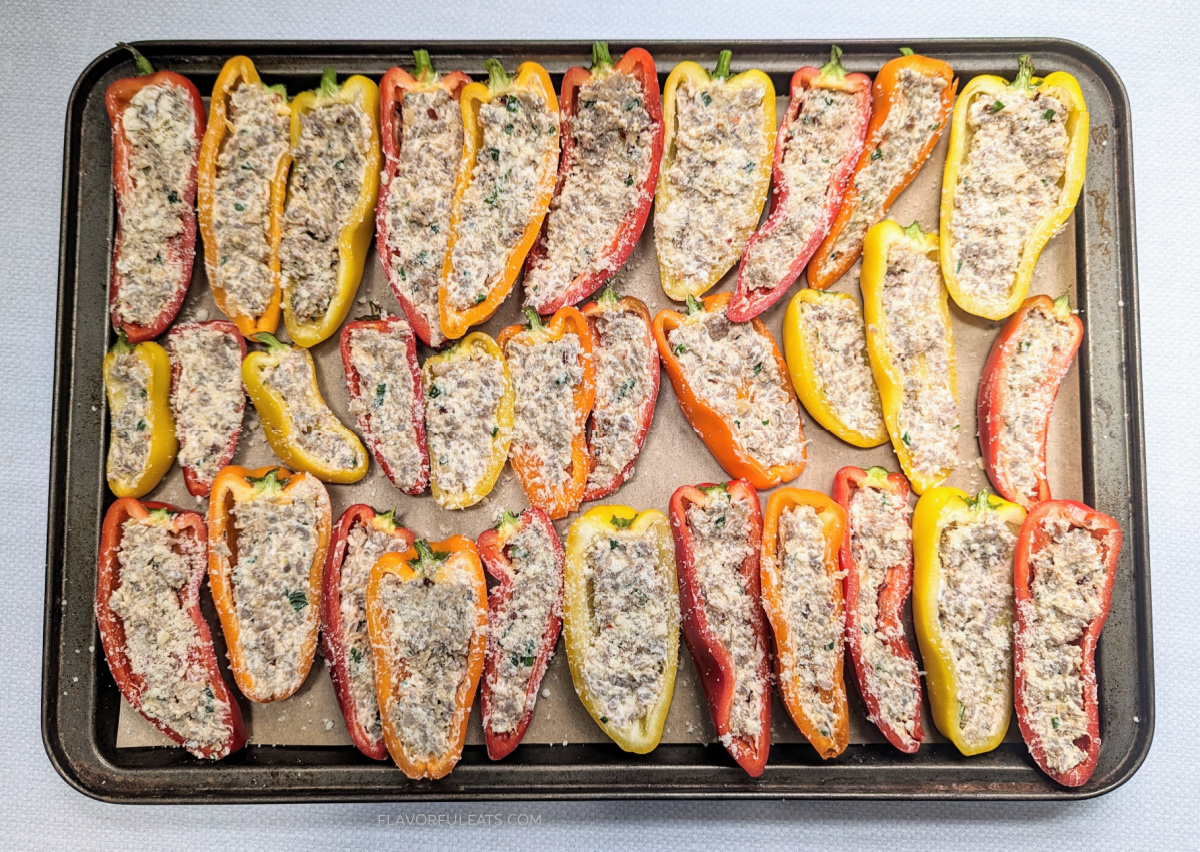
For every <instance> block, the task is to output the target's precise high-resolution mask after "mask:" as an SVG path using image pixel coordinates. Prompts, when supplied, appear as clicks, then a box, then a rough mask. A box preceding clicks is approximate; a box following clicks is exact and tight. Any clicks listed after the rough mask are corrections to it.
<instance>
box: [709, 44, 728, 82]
mask: <svg viewBox="0 0 1200 852" xmlns="http://www.w3.org/2000/svg"><path fill="white" fill-rule="evenodd" d="M732 58H733V51H732V50H722V51H721V52H720V54H718V55H717V67H716V68H715V69H713V72H712V78H713V79H714V80H726V79H728V78H729V60H731V59H732Z"/></svg>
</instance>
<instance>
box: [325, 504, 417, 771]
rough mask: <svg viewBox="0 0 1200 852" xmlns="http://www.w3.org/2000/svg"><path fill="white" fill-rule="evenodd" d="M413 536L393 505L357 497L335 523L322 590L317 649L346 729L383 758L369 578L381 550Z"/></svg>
mask: <svg viewBox="0 0 1200 852" xmlns="http://www.w3.org/2000/svg"><path fill="white" fill-rule="evenodd" d="M415 538H416V536H414V535H413V534H412V533H411V532H410V531H409V530H407V529H405V528H404V527H402V526H400V525H399V524H397V523H396V513H395V510H392V511H389V512H376V511H375V510H374V509H373V508H371V507H370V506H368V505H366V504H365V503H356V504H355V505H353V506H351V507H350V508H349V509H347V510H346V511H345V512H343V513H342V517H341V518H340V519H339V520H338V522H337V526H335V527H334V528H333V536H332V537H331V538H330V541H329V551H328V555H327V556H326V558H325V573H324V576H323V578H322V585H323V589H322V592H321V650H322V652H323V653H324V656H325V662H326V665H328V666H329V676H330V677H331V678H332V679H333V690H334V692H335V693H336V695H337V700H338V706H339V707H341V709H342V717H343V718H344V719H345V720H346V731H347V732H348V733H349V734H350V739H351V740H352V741H353V742H354V745H355V747H356V748H358V750H359V751H361V752H362V753H363V754H365V755H366V756H367V757H372V758H374V759H375V760H383V759H385V758H386V757H387V746H386V745H385V744H384V741H383V723H382V722H381V721H380V718H379V702H378V700H377V699H376V697H375V653H374V651H373V650H372V648H371V638H370V636H369V635H368V634H367V581H368V580H370V578H371V569H372V568H374V567H375V563H376V562H378V561H379V559H380V557H382V556H383V554H385V553H404V552H405V551H407V550H408V549H409V548H410V547H412V544H413V541H414V540H415Z"/></svg>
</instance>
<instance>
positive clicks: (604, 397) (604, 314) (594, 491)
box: [580, 283, 661, 503]
mask: <svg viewBox="0 0 1200 852" xmlns="http://www.w3.org/2000/svg"><path fill="white" fill-rule="evenodd" d="M580 310H581V311H582V312H583V315H584V316H585V317H587V321H588V325H589V326H591V329H592V334H593V335H594V336H595V338H596V342H595V348H594V349H593V354H592V357H593V359H595V364H596V401H595V403H594V404H593V406H592V414H591V417H590V418H589V419H588V458H589V459H590V460H591V470H590V471H589V472H588V481H587V491H585V492H584V494H583V502H585V503H590V502H591V501H593V500H599V499H600V498H601V497H607V496H608V495H609V494H612V493H613V492H614V491H616V490H617V489H618V488H620V487H621V486H622V485H624V484H625V481H626V480H627V479H629V477H631V476H633V466H634V464H635V463H636V462H637V460H638V456H640V455H641V453H642V446H643V445H644V444H645V443H646V436H647V435H649V434H650V424H651V423H653V422H654V407H655V404H656V403H657V402H658V387H659V380H660V378H661V376H660V370H659V365H658V347H657V345H656V344H655V342H654V326H653V320H651V318H650V311H649V309H647V307H646V303H645V302H643V301H642V300H641V299H639V298H637V297H635V296H623V297H621V298H617V292H616V290H614V289H613V287H612V285H611V283H610V284H609V286H608V287H606V288H605V289H604V292H603V293H601V294H600V298H599V299H597V300H596V301H594V302H588V303H587V304H586V305H584V306H583V307H582V308H581V309H580ZM621 314H626V315H627V316H629V317H634V318H636V319H637V321H638V322H640V323H641V324H642V325H643V326H645V330H646V336H645V340H644V342H643V345H642V348H641V353H642V355H643V356H644V357H645V359H646V365H645V366H646V373H647V375H648V376H649V379H650V381H649V387H647V388H638V387H636V386H635V387H629V388H627V387H626V384H624V383H623V384H622V385H621V386H620V387H618V388H617V389H616V391H615V393H614V391H613V389H612V388H611V387H605V386H604V380H605V377H606V372H607V371H606V370H605V358H604V347H605V346H606V345H607V344H606V341H605V334H606V332H607V329H608V327H609V323H610V322H612V321H614V320H616V319H617V318H618V317H620V315H621ZM631 381H635V380H633V379H626V380H625V382H626V383H628V382H631ZM629 393H632V394H636V395H640V396H641V402H640V403H639V405H638V407H637V412H636V417H635V423H634V424H633V428H632V429H631V430H630V431H632V432H633V443H634V446H635V447H636V449H635V450H634V453H633V458H631V459H629V461H628V463H627V464H626V465H625V466H624V467H623V468H621V469H620V470H619V471H616V472H615V473H614V474H612V475H606V474H605V472H604V471H602V470H601V469H600V467H599V464H598V459H599V455H598V452H597V447H598V445H599V444H600V443H602V442H603V438H604V435H605V433H606V432H607V431H608V430H609V429H612V428H621V429H628V426H627V424H625V422H624V421H623V420H617V419H615V418H611V417H608V416H606V411H607V407H608V404H609V402H610V400H612V401H615V400H614V396H615V398H616V399H624V398H625V394H629ZM608 470H610V471H611V468H608Z"/></svg>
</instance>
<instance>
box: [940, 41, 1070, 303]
mask: <svg viewBox="0 0 1200 852" xmlns="http://www.w3.org/2000/svg"><path fill="white" fill-rule="evenodd" d="M1088 127H1089V118H1088V110H1087V104H1086V103H1084V100H1083V91H1082V90H1081V89H1080V88H1079V83H1078V81H1076V79H1075V78H1074V77H1072V76H1071V75H1070V74H1067V73H1066V72H1064V71H1055V72H1054V73H1053V74H1050V75H1048V76H1047V77H1046V78H1045V79H1044V80H1043V79H1041V78H1038V77H1034V76H1033V60H1032V59H1030V58H1029V55H1028V54H1024V55H1022V56H1021V58H1020V60H1019V61H1018V71H1017V76H1016V79H1014V80H1013V81H1012V82H1011V83H1009V82H1008V81H1007V80H1005V79H1003V78H1002V77H994V76H991V75H984V76H981V77H976V78H975V79H973V80H972V81H971V82H970V83H968V84H967V86H966V88H964V89H963V93H962V95H961V97H959V99H958V103H957V104H955V106H954V120H953V123H952V124H951V126H950V150H949V151H948V152H947V154H946V165H945V169H944V171H943V173H942V204H941V242H942V275H943V276H944V277H945V279H946V287H947V289H949V291H950V296H951V298H953V299H954V301H955V303H956V304H957V305H958V306H959V307H960V308H962V309H963V310H964V311H966V312H967V313H969V314H975V315H976V316H981V317H986V318H987V319H991V320H1000V319H1004V318H1005V317H1006V316H1008V315H1009V314H1011V313H1012V312H1013V311H1015V310H1016V309H1017V307H1018V306H1019V305H1020V304H1021V302H1022V301H1023V300H1024V299H1025V296H1026V294H1028V293H1029V284H1030V282H1031V281H1032V280H1033V270H1034V267H1036V266H1037V261H1038V256H1039V255H1040V254H1041V253H1042V249H1043V248H1044V247H1045V245H1046V243H1047V242H1049V241H1050V238H1051V237H1053V236H1054V234H1056V233H1057V232H1058V230H1059V228H1061V227H1062V226H1063V224H1064V223H1065V222H1066V221H1067V218H1068V217H1069V216H1070V215H1071V211H1073V210H1074V209H1075V202H1076V201H1078V200H1079V192H1080V190H1081V189H1082V188H1083V176H1084V171H1085V170H1086V168H1087V148H1088Z"/></svg>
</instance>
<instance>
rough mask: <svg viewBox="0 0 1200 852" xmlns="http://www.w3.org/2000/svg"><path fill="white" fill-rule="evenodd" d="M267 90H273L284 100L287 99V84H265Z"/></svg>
mask: <svg viewBox="0 0 1200 852" xmlns="http://www.w3.org/2000/svg"><path fill="white" fill-rule="evenodd" d="M267 91H270V92H275V93H276V94H277V95H279V97H281V98H283V99H284V100H285V101H286V100H287V86H285V85H284V84H283V83H276V84H275V85H273V86H267Z"/></svg>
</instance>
